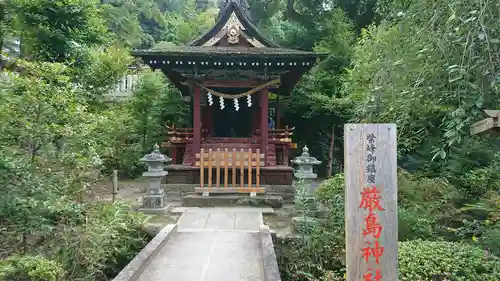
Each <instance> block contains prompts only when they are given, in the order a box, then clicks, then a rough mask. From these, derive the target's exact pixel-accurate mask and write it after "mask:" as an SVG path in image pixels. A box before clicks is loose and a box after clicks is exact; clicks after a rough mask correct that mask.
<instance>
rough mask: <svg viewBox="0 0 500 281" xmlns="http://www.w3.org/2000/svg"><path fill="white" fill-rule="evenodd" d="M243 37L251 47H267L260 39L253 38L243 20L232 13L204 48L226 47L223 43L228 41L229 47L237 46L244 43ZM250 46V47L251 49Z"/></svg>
mask: <svg viewBox="0 0 500 281" xmlns="http://www.w3.org/2000/svg"><path fill="white" fill-rule="evenodd" d="M241 37H243V38H244V41H245V42H248V43H249V45H250V46H251V47H257V48H261V47H265V45H264V44H263V43H262V42H260V41H259V40H258V39H256V38H255V37H252V36H251V35H250V34H249V33H248V31H247V28H246V27H245V25H244V24H242V23H241V20H240V19H239V18H238V16H237V15H236V13H235V12H232V13H231V16H230V17H229V19H228V20H227V22H226V23H225V24H224V25H223V27H222V28H221V30H219V32H218V33H217V34H216V35H215V36H213V37H212V38H210V39H209V40H208V41H207V42H205V43H204V44H203V45H202V46H215V45H218V43H219V44H221V43H222V44H221V45H226V44H224V43H225V42H221V41H226V42H227V46H231V45H237V44H238V43H242V42H241V41H242V40H240V38H241ZM241 45H247V44H244V43H243V44H241ZM250 46H249V47H250Z"/></svg>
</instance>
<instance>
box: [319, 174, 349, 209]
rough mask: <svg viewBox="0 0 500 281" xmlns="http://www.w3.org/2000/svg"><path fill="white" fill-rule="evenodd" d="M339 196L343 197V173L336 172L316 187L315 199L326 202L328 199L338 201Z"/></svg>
mask: <svg viewBox="0 0 500 281" xmlns="http://www.w3.org/2000/svg"><path fill="white" fill-rule="evenodd" d="M339 196H341V197H342V201H343V199H344V174H337V175H335V176H333V177H332V178H330V179H327V180H326V181H324V182H322V183H321V184H320V185H319V187H318V189H316V200H318V202H321V203H324V204H327V203H328V202H330V201H338V198H339Z"/></svg>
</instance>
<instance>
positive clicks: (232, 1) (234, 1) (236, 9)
mask: <svg viewBox="0 0 500 281" xmlns="http://www.w3.org/2000/svg"><path fill="white" fill-rule="evenodd" d="M247 9H248V7H242V6H241V3H240V2H239V1H238V0H227V4H226V5H225V6H224V7H222V8H221V10H220V12H219V16H218V18H217V22H216V23H215V25H214V26H213V27H212V29H210V30H209V31H208V32H206V33H205V34H203V35H201V36H200V37H198V38H197V39H195V40H193V41H192V42H191V43H190V44H189V45H190V46H202V45H205V44H207V42H209V41H210V40H211V39H212V38H214V37H215V36H217V34H218V33H219V32H220V31H221V30H223V29H224V27H225V26H226V25H227V23H228V22H230V21H231V18H232V17H233V18H234V16H236V17H237V20H238V21H239V23H240V24H241V27H242V29H244V30H245V31H247V32H248V35H249V36H251V37H253V38H255V39H256V40H257V41H258V43H260V44H261V45H262V46H261V47H273V48H279V45H277V44H275V43H274V42H272V41H271V40H269V39H268V38H266V36H264V35H263V34H262V33H261V32H260V31H259V29H258V28H257V27H256V26H255V25H254V24H253V23H252V21H251V20H250V18H249V16H248V11H247Z"/></svg>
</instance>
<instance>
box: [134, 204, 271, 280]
mask: <svg viewBox="0 0 500 281" xmlns="http://www.w3.org/2000/svg"><path fill="white" fill-rule="evenodd" d="M262 211H263V210H261V209H258V208H234V209H232V208H206V209H205V208H193V209H187V210H185V211H184V213H183V214H182V216H181V218H180V219H179V221H178V223H177V231H176V232H173V233H171V235H170V237H169V239H168V241H166V243H165V245H163V246H161V249H159V250H158V254H156V256H155V257H154V259H152V260H151V261H150V262H148V263H147V265H146V266H145V268H143V269H142V270H140V271H141V273H139V274H134V275H135V276H136V278H134V280H133V281H263V280H267V279H269V278H266V271H269V269H266V266H267V264H268V263H269V262H266V261H265V260H266V258H265V256H266V254H265V253H264V252H266V250H265V249H266V248H265V247H267V248H272V242H271V247H269V245H268V244H269V242H268V243H266V241H267V240H269V241H270V234H269V233H267V234H266V235H268V236H269V238H268V239H267V236H263V234H262V233H261V232H259V228H260V227H261V226H262V225H263V219H262ZM263 237H264V239H263ZM263 241H264V242H263ZM263 244H267V245H266V246H264V245H263ZM263 249H264V250H263ZM268 250H269V249H267V251H268ZM272 251H273V255H272V257H273V258H272V259H274V261H275V256H274V250H272ZM276 265H277V264H276ZM274 267H276V270H277V266H274ZM137 275H139V276H137ZM130 280H132V279H130ZM274 280H279V274H278V279H273V281H274Z"/></svg>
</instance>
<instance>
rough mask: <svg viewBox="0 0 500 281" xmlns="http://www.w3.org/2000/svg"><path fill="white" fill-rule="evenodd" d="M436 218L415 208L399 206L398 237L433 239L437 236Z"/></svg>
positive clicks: (404, 238)
mask: <svg viewBox="0 0 500 281" xmlns="http://www.w3.org/2000/svg"><path fill="white" fill-rule="evenodd" d="M435 227H436V226H435V219H434V218H432V217H430V216H426V215H425V214H422V213H421V212H418V211H416V210H415V209H405V208H403V207H399V208H398V239H399V241H407V240H414V239H429V240H430V239H432V237H435V235H436V230H435Z"/></svg>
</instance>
